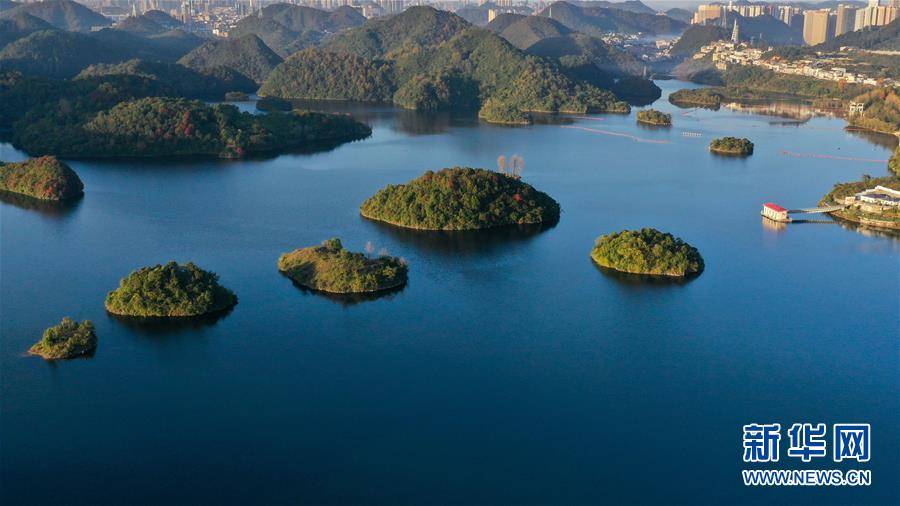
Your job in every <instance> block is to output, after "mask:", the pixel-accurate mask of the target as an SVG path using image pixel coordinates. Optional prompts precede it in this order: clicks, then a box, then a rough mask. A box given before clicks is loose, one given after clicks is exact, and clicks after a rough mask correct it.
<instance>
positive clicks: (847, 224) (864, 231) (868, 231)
mask: <svg viewBox="0 0 900 506" xmlns="http://www.w3.org/2000/svg"><path fill="white" fill-rule="evenodd" d="M835 223H837V224H838V225H840V226H841V228H843V229H844V230H852V231H853V232H856V233H858V234H861V235H864V236H866V237H873V238H874V237H877V238H882V239H893V240H900V230H892V229H889V228H875V227H870V226H867V225H863V224H861V223H856V222H853V221H847V220H840V219H838V220H835Z"/></svg>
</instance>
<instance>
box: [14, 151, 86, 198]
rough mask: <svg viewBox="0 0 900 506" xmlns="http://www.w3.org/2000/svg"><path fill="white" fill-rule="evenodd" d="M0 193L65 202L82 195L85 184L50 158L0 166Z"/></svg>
mask: <svg viewBox="0 0 900 506" xmlns="http://www.w3.org/2000/svg"><path fill="white" fill-rule="evenodd" d="M0 190H3V191H8V192H13V193H18V194H21V195H27V196H29V197H33V198H36V199H41V200H67V199H71V198H75V197H80V196H81V195H83V194H84V184H83V183H82V182H81V179H80V178H79V177H78V174H76V173H75V171H74V170H72V169H71V168H70V167H69V166H68V165H66V164H64V163H63V162H60V161H59V160H57V159H56V158H55V157H52V156H42V157H39V158H32V159H30V160H26V161H24V162H18V163H3V162H0Z"/></svg>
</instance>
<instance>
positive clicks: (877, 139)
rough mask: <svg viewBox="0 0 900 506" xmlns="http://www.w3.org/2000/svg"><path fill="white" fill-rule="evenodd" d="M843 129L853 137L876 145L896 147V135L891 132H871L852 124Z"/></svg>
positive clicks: (888, 147) (889, 147)
mask: <svg viewBox="0 0 900 506" xmlns="http://www.w3.org/2000/svg"><path fill="white" fill-rule="evenodd" d="M845 131H846V132H847V133H849V134H850V135H852V136H854V137H859V138H861V139H865V140H866V141H868V142H870V143H872V144H875V145H876V146H881V147H883V148H887V149H891V150H892V149H894V148H896V147H897V137H895V136H893V135H891V134H886V133H881V132H873V131H871V130H862V129H859V128H856V127H852V126H848V127H847V128H845Z"/></svg>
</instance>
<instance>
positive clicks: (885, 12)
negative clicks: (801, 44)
mask: <svg viewBox="0 0 900 506" xmlns="http://www.w3.org/2000/svg"><path fill="white" fill-rule="evenodd" d="M882 3H884V4H885V5H882ZM730 12H734V13H737V14H740V15H741V16H743V17H745V18H747V17H750V18H752V17H758V16H763V15H770V16H772V17H774V18H775V19H778V20H779V21H781V22H782V23H784V24H786V25H788V26H801V25H802V27H803V40H804V41H805V42H806V43H807V44H809V45H814V44H821V43H822V42H825V41H827V40H830V39H832V38H834V37H837V36H838V35H843V34H845V33H849V32H853V31H856V30H862V29H864V28H868V27H873V26H875V27H877V26H884V25H887V24H889V23H891V22H892V21H894V20H895V19H897V18H898V17H900V0H869V3H868V6H867V7H863V8H858V7H857V6H856V5H845V4H840V5H838V6H837V7H836V8H834V9H803V8H801V7H796V6H794V5H777V4H774V3H755V4H749V5H735V4H734V3H733V2H729V3H728V4H727V5H726V4H722V3H710V4H701V5H700V6H698V7H697V11H696V12H695V13H694V17H693V19H692V20H691V23H693V24H713V23H718V22H721V21H722V20H723V19H724V18H725V17H726V16H727V15H728V13H730Z"/></svg>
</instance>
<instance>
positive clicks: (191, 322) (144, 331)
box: [106, 306, 234, 337]
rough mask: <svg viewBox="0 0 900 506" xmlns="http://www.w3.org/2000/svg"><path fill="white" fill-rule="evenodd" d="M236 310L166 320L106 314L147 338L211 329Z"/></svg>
mask: <svg viewBox="0 0 900 506" xmlns="http://www.w3.org/2000/svg"><path fill="white" fill-rule="evenodd" d="M233 310H234V306H231V307H229V308H228V309H223V310H222V311H217V312H215V313H209V314H205V315H200V316H188V317H176V318H166V317H157V316H122V315H116V314H112V313H110V312H107V313H106V316H107V318H109V319H110V320H114V321H116V322H117V323H121V324H122V325H124V326H126V327H128V329H129V330H132V331H134V333H135V334H141V335H145V336H153V337H156V336H163V335H168V334H173V333H174V334H180V333H188V332H190V331H194V330H198V329H201V328H204V327H211V326H213V325H215V324H216V323H218V322H219V320H222V319H224V318H226V317H227V316H228V315H229V314H231V312H232V311H233Z"/></svg>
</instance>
